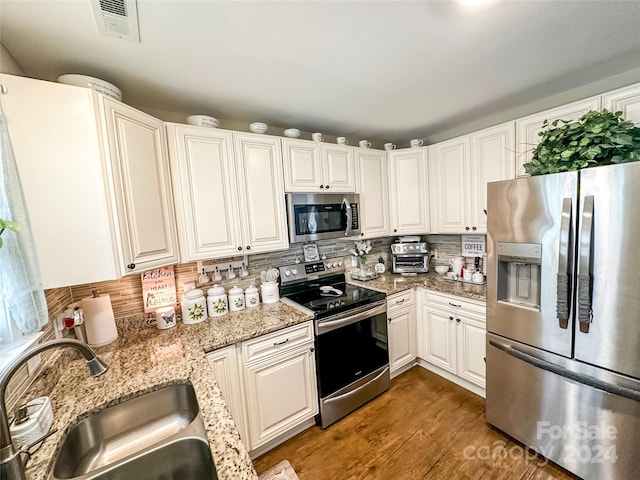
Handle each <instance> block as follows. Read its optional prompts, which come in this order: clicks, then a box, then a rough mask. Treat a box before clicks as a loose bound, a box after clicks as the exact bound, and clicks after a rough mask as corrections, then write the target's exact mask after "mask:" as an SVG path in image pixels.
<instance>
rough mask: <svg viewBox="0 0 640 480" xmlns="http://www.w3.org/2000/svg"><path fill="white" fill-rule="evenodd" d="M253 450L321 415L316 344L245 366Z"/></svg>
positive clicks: (250, 436)
mask: <svg viewBox="0 0 640 480" xmlns="http://www.w3.org/2000/svg"><path fill="white" fill-rule="evenodd" d="M245 382H246V387H247V411H248V419H249V422H248V423H249V438H250V439H251V449H252V450H253V449H255V448H257V447H260V446H261V445H264V444H265V443H267V442H268V441H269V440H273V439H275V438H276V437H278V436H279V435H281V434H283V433H286V432H287V431H288V430H290V429H291V428H294V427H295V426H297V425H298V424H300V423H301V422H304V421H305V420H308V419H310V418H312V417H314V416H315V415H316V414H317V413H318V394H317V388H316V375H315V360H314V355H313V344H312V343H310V344H306V345H303V346H301V347H299V348H296V349H294V350H291V351H288V352H287V353H283V354H279V355H275V356H273V357H270V358H268V359H266V360H263V361H260V362H256V363H252V364H248V365H247V366H246V367H245Z"/></svg>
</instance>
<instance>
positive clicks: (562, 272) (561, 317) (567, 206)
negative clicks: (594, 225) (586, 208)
mask: <svg viewBox="0 0 640 480" xmlns="http://www.w3.org/2000/svg"><path fill="white" fill-rule="evenodd" d="M572 202H573V199H572V198H565V199H563V200H562V218H561V222H560V239H559V242H558V243H559V244H558V275H557V283H556V317H557V318H558V322H559V325H560V328H562V329H566V328H567V327H568V326H569V301H570V298H571V277H570V276H569V251H570V249H571V220H572V218H571V217H572V215H571V213H572Z"/></svg>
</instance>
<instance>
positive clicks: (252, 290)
mask: <svg viewBox="0 0 640 480" xmlns="http://www.w3.org/2000/svg"><path fill="white" fill-rule="evenodd" d="M244 304H245V305H246V306H247V308H251V307H257V306H258V305H260V294H259V293H258V289H257V288H256V287H254V286H253V285H251V286H250V287H247V288H246V289H245V291H244Z"/></svg>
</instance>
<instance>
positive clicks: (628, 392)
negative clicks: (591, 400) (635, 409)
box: [489, 340, 640, 402]
mask: <svg viewBox="0 0 640 480" xmlns="http://www.w3.org/2000/svg"><path fill="white" fill-rule="evenodd" d="M489 344H490V345H491V346H493V347H495V348H497V349H499V350H502V351H503V352H505V353H506V354H507V355H511V356H512V357H514V358H517V359H518V360H522V361H523V362H526V363H528V364H530V365H533V366H534V367H538V368H541V369H543V370H546V371H548V372H551V373H555V374H556V375H560V376H561V377H564V378H566V379H568V380H572V381H574V382H576V383H580V384H583V385H588V386H590V387H593V388H596V389H598V390H602V391H603V392H607V393H611V394H613V395H620V396H621V397H625V398H629V399H631V400H635V401H636V402H640V391H638V390H635V389H633V388H629V387H624V386H622V385H614V384H612V383H609V382H605V381H604V380H600V379H599V378H595V377H592V376H591V375H585V374H583V373H577V372H572V371H570V370H567V369H566V368H562V367H561V366H559V365H556V364H555V363H551V362H548V361H546V360H543V359H542V358H538V357H536V356H534V355H531V354H530V353H527V352H523V351H522V350H520V349H518V348H515V347H513V346H511V345H505V344H504V343H501V342H497V341H495V340H489Z"/></svg>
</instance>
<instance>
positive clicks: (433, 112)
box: [0, 0, 640, 144]
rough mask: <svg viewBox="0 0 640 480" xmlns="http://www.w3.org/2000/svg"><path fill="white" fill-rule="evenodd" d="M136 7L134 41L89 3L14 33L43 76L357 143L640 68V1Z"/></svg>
mask: <svg viewBox="0 0 640 480" xmlns="http://www.w3.org/2000/svg"><path fill="white" fill-rule="evenodd" d="M138 15H139V27H140V37H141V43H134V42H131V41H127V40H121V39H117V38H114V37H108V36H104V35H101V34H99V33H98V31H97V28H96V24H95V20H94V16H93V13H92V10H91V7H90V3H89V0H66V1H56V0H29V1H26V0H1V4H0V41H1V42H2V43H3V44H4V46H5V47H6V49H7V50H8V51H9V52H10V53H11V54H12V56H13V57H14V58H15V60H16V61H17V63H18V64H19V65H20V66H21V67H22V68H23V69H24V71H25V73H26V74H27V75H28V76H31V77H36V78H43V79H49V80H55V79H56V78H57V77H58V75H60V74H63V73H82V74H86V75H91V76H95V77H99V78H103V79H105V80H107V81H110V82H112V83H114V84H116V85H117V86H119V87H120V88H121V89H122V91H123V96H124V101H125V102H126V103H129V104H132V105H136V106H139V107H148V108H149V109H157V110H166V111H171V112H188V113H190V114H191V113H204V114H209V115H214V116H216V117H218V118H220V119H223V127H224V126H225V125H224V120H225V119H226V120H237V121H242V122H247V123H249V122H254V121H264V122H266V123H268V124H269V125H274V126H278V127H283V128H286V127H298V128H301V129H302V130H305V131H322V132H324V133H325V134H330V135H341V134H342V135H347V136H348V137H350V138H353V140H354V141H352V142H351V143H355V140H357V139H359V138H369V139H371V140H376V141H388V140H393V141H396V142H397V143H399V144H402V143H406V142H407V141H408V139H410V138H413V137H419V138H426V139H429V138H433V137H437V135H439V134H442V133H443V132H445V131H447V130H450V129H452V128H455V127H456V126H457V125H460V124H464V123H469V122H473V121H478V120H481V119H483V118H489V117H492V116H493V118H497V117H496V114H499V113H500V112H504V111H507V110H509V109H514V108H516V107H521V106H523V105H526V104H530V103H531V102H535V101H537V100H539V99H540V98H544V97H549V96H551V95H555V94H558V93H560V92H563V91H565V90H569V89H573V88H576V87H579V86H582V85H585V84H589V83H591V82H594V81H596V80H600V79H602V78H605V77H609V76H614V75H617V74H620V73H622V72H629V71H633V70H634V69H638V68H639V67H640V1H631V2H622V1H595V2H590V1H533V2H522V1H497V2H495V3H490V4H488V5H485V6H483V7H482V8H478V7H476V8H465V7H464V6H463V5H461V4H460V3H458V2H454V1H429V2H424V1H423V2H397V1H350V2H346V1H341V2H330V1H290V2H275V1H263V2H245V1H234V2H219V1H211V0H201V1H189V0H173V1H167V0H162V1H161V0H138ZM529 113H531V112H529Z"/></svg>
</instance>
